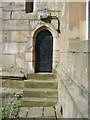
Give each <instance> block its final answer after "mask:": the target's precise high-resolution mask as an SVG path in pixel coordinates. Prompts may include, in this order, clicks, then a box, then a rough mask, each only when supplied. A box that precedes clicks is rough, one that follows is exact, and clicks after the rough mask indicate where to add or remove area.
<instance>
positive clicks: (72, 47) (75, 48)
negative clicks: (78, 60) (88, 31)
mask: <svg viewBox="0 0 90 120" xmlns="http://www.w3.org/2000/svg"><path fill="white" fill-rule="evenodd" d="M89 46H90V40H83V41H81V40H79V39H78V40H70V41H69V52H84V53H85V52H86V53H87V52H90V48H89Z"/></svg>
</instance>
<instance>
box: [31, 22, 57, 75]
mask: <svg viewBox="0 0 90 120" xmlns="http://www.w3.org/2000/svg"><path fill="white" fill-rule="evenodd" d="M44 29H46V30H48V31H50V33H51V34H52V36H53V60H52V61H53V65H52V66H53V67H52V71H54V69H55V66H56V64H57V62H59V60H58V59H57V60H56V57H57V56H58V57H59V52H58V51H59V47H58V42H59V33H58V32H57V31H56V30H55V29H54V27H53V26H52V25H50V24H48V23H46V24H41V25H38V26H37V27H36V28H35V29H34V30H33V31H32V32H31V40H32V42H33V51H32V54H33V58H32V70H31V71H32V73H35V42H36V36H37V34H38V33H39V32H40V31H42V30H44Z"/></svg>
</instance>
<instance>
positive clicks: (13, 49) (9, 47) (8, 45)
mask: <svg viewBox="0 0 90 120" xmlns="http://www.w3.org/2000/svg"><path fill="white" fill-rule="evenodd" d="M2 52H3V53H5V54H17V53H18V44H17V43H16V42H5V43H4V44H3V50H2Z"/></svg>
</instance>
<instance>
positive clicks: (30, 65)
mask: <svg viewBox="0 0 90 120" xmlns="http://www.w3.org/2000/svg"><path fill="white" fill-rule="evenodd" d="M27 69H28V74H30V73H33V72H34V68H33V63H32V62H28V68H27Z"/></svg>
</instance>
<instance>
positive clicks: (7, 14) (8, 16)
mask: <svg viewBox="0 0 90 120" xmlns="http://www.w3.org/2000/svg"><path fill="white" fill-rule="evenodd" d="M2 18H3V19H10V12H7V11H3V14H2Z"/></svg>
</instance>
